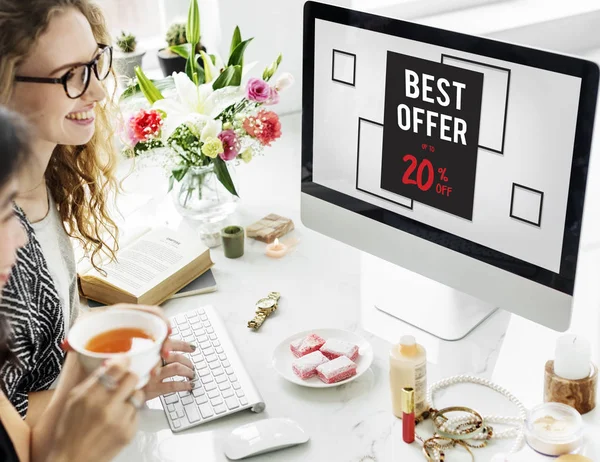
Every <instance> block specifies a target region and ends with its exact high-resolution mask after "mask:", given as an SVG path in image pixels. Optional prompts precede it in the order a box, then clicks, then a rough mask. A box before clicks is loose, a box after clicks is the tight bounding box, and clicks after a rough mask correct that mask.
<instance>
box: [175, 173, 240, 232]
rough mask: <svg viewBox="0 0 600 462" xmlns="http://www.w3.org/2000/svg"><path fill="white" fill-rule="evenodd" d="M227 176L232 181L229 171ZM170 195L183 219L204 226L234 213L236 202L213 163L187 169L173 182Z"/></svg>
mask: <svg viewBox="0 0 600 462" xmlns="http://www.w3.org/2000/svg"><path fill="white" fill-rule="evenodd" d="M229 173H230V175H231V176H232V180H233V176H234V175H233V172H232V169H231V168H229ZM172 196H173V202H174V203H175V207H176V209H177V211H178V212H179V213H180V214H181V215H182V216H184V217H187V218H190V219H193V220H199V221H202V222H203V223H204V224H205V225H207V224H210V223H218V222H221V221H223V220H225V219H226V218H227V217H229V216H230V215H231V214H233V213H234V212H235V210H236V207H237V204H238V200H239V199H238V197H237V196H234V195H233V194H231V193H230V192H229V191H227V189H226V188H225V186H223V184H222V183H221V182H220V181H219V179H218V178H217V174H216V173H215V170H214V166H213V164H210V165H208V166H206V167H192V168H190V169H189V170H188V172H187V173H186V174H185V176H184V177H183V178H182V179H181V181H179V182H178V181H175V183H174V185H173V190H172Z"/></svg>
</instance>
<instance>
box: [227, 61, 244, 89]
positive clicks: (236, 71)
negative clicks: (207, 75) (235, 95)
mask: <svg viewBox="0 0 600 462" xmlns="http://www.w3.org/2000/svg"><path fill="white" fill-rule="evenodd" d="M241 84H242V66H233V77H231V81H230V82H229V85H231V86H234V87H239V86H240V85H241Z"/></svg>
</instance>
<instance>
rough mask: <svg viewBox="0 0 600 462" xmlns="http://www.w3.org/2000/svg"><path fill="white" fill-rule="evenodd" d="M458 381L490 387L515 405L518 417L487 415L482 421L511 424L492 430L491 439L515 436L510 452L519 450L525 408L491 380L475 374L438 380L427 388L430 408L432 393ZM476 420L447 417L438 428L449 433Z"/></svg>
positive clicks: (483, 435) (481, 435)
mask: <svg viewBox="0 0 600 462" xmlns="http://www.w3.org/2000/svg"><path fill="white" fill-rule="evenodd" d="M459 383H474V384H476V385H482V386H484V387H486V388H490V389H491V390H493V391H496V392H497V393H500V394H501V395H502V396H504V397H506V398H507V399H508V400H509V401H510V402H512V403H513V404H514V405H515V406H516V407H517V410H518V413H519V416H518V417H504V416H496V415H489V416H483V422H484V423H485V424H488V425H489V424H492V423H496V424H503V425H509V426H513V428H509V429H506V430H503V431H499V432H494V433H493V434H492V436H491V438H493V439H506V438H516V441H515V444H514V445H513V447H512V449H511V450H510V452H511V453H514V452H517V451H519V450H520V449H521V447H522V446H523V442H524V439H525V436H524V433H523V426H524V423H525V419H526V418H527V410H526V409H525V406H524V405H523V403H521V401H519V400H518V399H517V398H516V397H515V396H514V395H513V394H512V393H510V392H509V391H508V390H507V389H506V388H502V387H500V386H499V385H497V384H495V383H493V382H492V381H490V380H487V379H484V378H481V377H475V376H471V375H458V376H455V377H450V378H447V379H443V380H440V381H439V382H436V383H434V384H432V385H431V386H430V387H429V389H428V390H427V397H426V399H427V402H428V403H429V405H430V406H431V407H432V408H434V409H435V406H434V404H433V395H434V393H435V392H436V391H438V390H441V389H442V388H447V387H449V386H451V385H457V384H459ZM478 422H480V420H478V419H477V418H476V417H475V416H462V417H456V418H451V419H448V420H447V421H445V422H444V423H443V424H442V425H441V426H440V430H442V431H444V432H445V433H451V429H453V428H457V426H460V425H464V424H472V425H475V424H477V423H478ZM473 439H475V440H485V439H489V435H488V434H487V433H478V434H477V435H475V436H474V437H473Z"/></svg>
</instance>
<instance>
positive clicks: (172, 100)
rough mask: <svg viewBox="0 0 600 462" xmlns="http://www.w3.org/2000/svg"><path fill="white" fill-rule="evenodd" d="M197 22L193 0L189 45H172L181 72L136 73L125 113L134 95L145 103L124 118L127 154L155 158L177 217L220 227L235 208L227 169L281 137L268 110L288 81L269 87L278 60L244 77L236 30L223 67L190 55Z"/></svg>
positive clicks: (285, 77) (242, 43)
mask: <svg viewBox="0 0 600 462" xmlns="http://www.w3.org/2000/svg"><path fill="white" fill-rule="evenodd" d="M199 24H200V20H199V12H198V4H197V0H192V1H191V3H190V9H189V13H188V21H187V26H186V36H187V37H188V41H189V43H186V44H184V45H178V46H174V47H172V48H173V51H175V52H176V53H178V54H180V55H181V56H183V57H184V58H186V60H187V61H186V71H185V73H183V72H180V73H174V74H173V75H172V76H170V77H167V78H165V79H162V80H159V81H151V80H150V79H148V78H147V77H146V75H145V74H144V72H143V71H142V70H141V69H140V68H139V67H138V68H137V69H136V77H137V82H136V83H134V84H133V85H132V86H131V87H129V88H128V89H127V90H126V91H125V92H124V93H123V95H122V96H121V102H122V104H123V106H125V107H126V106H129V107H130V109H131V107H132V106H134V107H135V106H136V105H135V104H133V105H132V104H131V101H135V98H136V96H139V94H140V93H141V94H143V96H144V97H145V98H144V101H143V103H141V104H139V102H138V104H137V107H135V109H134V110H133V111H132V113H131V114H130V115H129V116H128V117H126V121H125V125H126V126H125V134H126V138H127V144H126V151H127V152H128V154H129V155H133V156H140V155H144V154H146V153H149V152H154V153H156V152H160V153H161V155H162V156H164V159H165V160H166V162H165V163H164V164H165V165H166V166H167V169H168V171H169V176H170V178H169V190H172V189H174V193H175V194H174V197H175V203H176V205H178V209H179V210H180V212H181V213H182V214H184V215H186V216H189V217H194V218H199V219H203V220H208V221H220V220H221V219H223V218H225V217H226V216H227V215H228V214H230V213H232V212H233V211H234V210H235V203H236V201H237V198H238V192H237V190H236V187H235V184H234V181H233V180H232V177H231V174H230V170H231V168H232V167H233V166H234V165H236V164H239V163H240V161H241V162H245V163H248V162H250V161H251V160H252V159H253V158H254V157H256V156H259V155H261V154H263V151H264V148H265V147H268V146H271V144H272V143H273V142H274V141H275V140H277V139H278V138H279V137H280V136H281V124H280V121H279V117H278V116H277V114H276V113H275V112H273V111H271V110H270V107H271V106H273V105H275V104H277V102H278V101H279V95H280V93H281V92H282V91H283V90H285V89H286V88H287V87H289V86H290V85H291V84H292V83H293V77H292V76H291V75H290V74H282V75H280V76H279V77H278V78H277V79H276V81H275V83H274V84H272V83H271V81H272V80H273V78H274V76H275V74H276V72H277V70H278V68H279V65H280V63H281V59H282V56H281V55H279V56H278V57H277V58H276V59H275V61H274V62H273V63H272V64H271V65H269V66H267V67H266V68H265V69H264V71H263V73H262V76H261V78H258V77H249V76H248V74H249V72H250V70H251V69H252V67H253V66H254V64H255V63H253V64H249V65H245V63H244V52H245V50H246V48H247V46H248V44H249V43H250V42H251V41H252V38H250V39H247V40H242V36H241V33H240V29H239V27H236V28H235V31H234V33H233V38H232V40H231V46H230V52H229V57H228V59H227V62H226V63H225V61H223V60H222V59H221V58H220V57H219V56H218V55H216V54H215V55H213V54H210V55H209V54H207V53H205V52H204V51H200V53H196V52H195V50H196V44H197V43H198V42H199V40H200V30H199ZM200 63H201V64H200ZM174 187H175V188H174Z"/></svg>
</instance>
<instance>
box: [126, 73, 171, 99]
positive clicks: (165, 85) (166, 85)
mask: <svg viewBox="0 0 600 462" xmlns="http://www.w3.org/2000/svg"><path fill="white" fill-rule="evenodd" d="M150 82H152V84H153V85H154V86H155V87H156V88H157V89H158V90H159V91H162V90H168V89H170V88H173V77H172V76H168V77H165V78H163V79H159V80H152V79H150ZM141 91H142V89H141V88H140V84H139V82H135V84H133V85H129V86H128V87H127V88H126V89H125V91H124V92H123V93H121V96H120V97H119V102H122V101H124V100H126V99H127V98H130V97H132V96H135V95H137V94H138V93H140V92H141Z"/></svg>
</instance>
